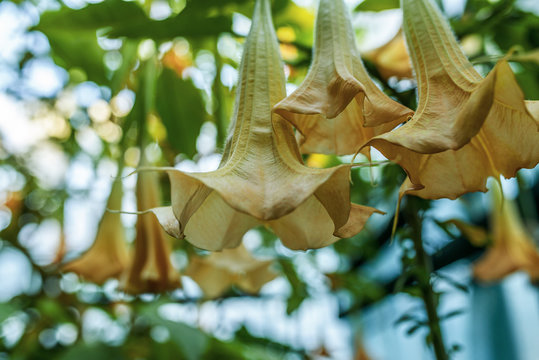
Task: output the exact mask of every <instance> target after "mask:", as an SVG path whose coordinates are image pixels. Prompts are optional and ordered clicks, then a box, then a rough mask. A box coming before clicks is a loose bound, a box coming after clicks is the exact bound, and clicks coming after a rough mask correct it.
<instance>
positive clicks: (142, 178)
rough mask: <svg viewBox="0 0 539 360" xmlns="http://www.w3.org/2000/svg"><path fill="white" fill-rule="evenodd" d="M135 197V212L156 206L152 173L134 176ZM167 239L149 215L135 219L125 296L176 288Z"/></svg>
mask: <svg viewBox="0 0 539 360" xmlns="http://www.w3.org/2000/svg"><path fill="white" fill-rule="evenodd" d="M136 195H137V207H138V208H139V209H149V208H154V207H155V206H157V205H158V203H159V186H158V181H157V174H156V173H153V172H141V173H139V174H138V179H137V188H136ZM157 212H159V210H157ZM170 239H171V238H167V235H166V234H165V232H164V231H163V229H162V228H161V226H160V225H159V222H158V221H157V219H156V218H155V217H154V216H153V215H150V214H142V215H140V216H139V218H138V221H137V228H136V237H135V252H134V255H133V259H132V261H131V264H130V266H129V270H128V271H127V276H126V278H125V281H124V284H123V288H124V290H125V291H126V292H128V293H134V294H140V293H148V292H154V293H158V292H163V291H167V290H172V289H175V288H177V287H179V286H180V274H179V273H178V271H177V270H176V269H174V267H173V266H172V264H171V262H170V253H171V244H170V241H169V240H170Z"/></svg>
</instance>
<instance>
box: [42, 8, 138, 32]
mask: <svg viewBox="0 0 539 360" xmlns="http://www.w3.org/2000/svg"><path fill="white" fill-rule="evenodd" d="M146 19H148V17H147V16H146V14H145V13H144V11H143V10H142V8H141V7H140V6H138V5H137V3H136V2H127V1H121V0H107V1H103V2H101V3H98V4H90V5H88V6H86V7H84V8H82V9H79V10H73V9H70V8H67V7H63V8H61V9H60V10H56V11H50V12H45V13H44V14H43V15H42V16H41V19H40V21H39V24H38V25H37V26H36V27H35V28H34V29H35V30H40V31H43V32H47V31H50V30H63V31H70V32H73V31H84V32H85V31H89V30H91V31H94V32H95V31H96V30H97V29H101V28H104V27H112V28H114V27H121V26H122V25H125V24H129V23H138V22H140V21H144V20H146ZM72 35H73V34H71V36H72Z"/></svg>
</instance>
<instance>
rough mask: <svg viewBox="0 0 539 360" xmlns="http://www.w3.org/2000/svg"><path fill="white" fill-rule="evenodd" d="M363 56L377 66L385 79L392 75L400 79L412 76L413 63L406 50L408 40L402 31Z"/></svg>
mask: <svg viewBox="0 0 539 360" xmlns="http://www.w3.org/2000/svg"><path fill="white" fill-rule="evenodd" d="M362 56H363V58H365V59H367V60H369V61H371V62H372V63H373V64H374V65H375V66H376V69H377V70H378V72H379V73H380V76H382V77H383V78H384V79H389V78H390V77H392V76H396V77H397V78H400V79H403V78H404V79H410V78H412V63H411V60H410V55H408V51H407V50H406V41H405V40H404V35H403V34H402V31H399V32H398V33H397V34H396V35H395V37H393V39H391V40H390V41H388V42H387V43H385V44H384V45H382V46H380V47H379V48H376V49H374V50H370V51H368V52H365V53H363V54H362Z"/></svg>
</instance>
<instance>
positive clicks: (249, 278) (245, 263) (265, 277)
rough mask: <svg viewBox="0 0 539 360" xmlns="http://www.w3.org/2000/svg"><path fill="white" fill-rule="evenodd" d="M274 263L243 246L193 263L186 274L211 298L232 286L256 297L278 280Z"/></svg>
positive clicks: (192, 259) (191, 262) (191, 261)
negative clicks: (272, 281)
mask: <svg viewBox="0 0 539 360" xmlns="http://www.w3.org/2000/svg"><path fill="white" fill-rule="evenodd" d="M272 264H273V260H257V259H255V258H254V257H253V256H252V255H251V253H249V251H247V249H246V248H245V247H244V246H243V245H240V246H239V247H237V248H235V249H226V250H223V251H221V252H215V253H212V254H210V255H208V256H205V257H200V256H195V257H192V258H191V259H190V261H189V266H188V267H187V269H186V271H185V275H187V276H189V277H191V278H192V279H193V280H194V281H195V282H196V283H197V284H198V285H199V286H200V288H201V289H202V291H203V292H204V294H205V295H206V296H207V297H209V298H216V297H219V296H220V295H222V294H224V293H225V292H226V291H227V290H228V289H229V288H230V287H231V286H232V285H236V286H237V287H238V288H240V289H241V290H243V291H245V292H247V293H250V294H256V293H258V292H259V291H260V288H261V287H262V286H263V285H264V284H266V283H268V282H269V281H271V280H273V279H275V278H276V277H277V273H276V272H275V271H273V270H272V269H271V265H272Z"/></svg>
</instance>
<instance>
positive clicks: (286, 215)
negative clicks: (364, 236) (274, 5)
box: [146, 0, 377, 250]
mask: <svg viewBox="0 0 539 360" xmlns="http://www.w3.org/2000/svg"><path fill="white" fill-rule="evenodd" d="M278 49H279V48H278V44H277V39H276V36H275V32H274V29H273V24H272V21H271V13H270V5H269V1H268V0H258V1H257V2H256V5H255V11H254V16H253V21H252V25H251V30H250V32H249V35H248V36H247V39H246V41H245V49H244V55H243V58H242V61H241V65H240V75H239V79H240V81H239V84H238V89H237V94H236V104H235V109H234V115H233V119H232V122H231V128H230V132H229V136H228V138H227V142H226V145H225V150H224V154H223V159H222V161H221V164H220V167H219V169H217V170H215V171H212V172H207V173H185V172H182V171H179V170H177V169H175V168H165V169H164V170H166V171H167V173H168V175H169V177H170V181H171V203H172V212H170V211H169V213H168V214H165V213H162V214H160V222H161V224H162V225H163V227H165V229H166V230H167V232H169V233H170V234H174V235H175V236H176V237H179V238H183V237H184V236H185V238H186V239H187V240H188V241H189V242H191V243H192V244H193V245H195V246H198V247H200V248H203V249H207V250H221V249H224V248H234V247H237V246H238V245H239V244H240V242H241V239H242V236H243V235H244V234H245V232H246V231H247V230H249V229H250V228H252V227H254V226H257V225H259V224H264V225H266V226H268V227H270V228H271V229H273V231H274V232H275V233H276V234H277V236H279V237H280V238H281V240H282V242H283V243H284V245H286V246H287V247H289V248H291V249H310V248H319V247H323V246H326V245H329V244H331V243H333V242H334V241H336V240H338V239H339V238H342V237H350V236H352V235H354V234H357V233H358V232H359V231H360V230H361V229H362V228H363V226H364V224H365V222H366V221H367V219H368V218H369V216H370V215H371V214H372V213H373V212H375V211H377V210H375V209H373V208H370V207H365V206H360V205H355V204H351V203H350V200H349V196H350V184H349V174H350V166H340V167H334V168H330V169H311V168H308V167H306V166H304V165H303V163H302V160H301V156H300V154H299V149H298V147H297V144H296V140H295V138H294V135H293V128H292V126H291V125H290V124H289V123H288V122H287V121H285V120H283V119H282V118H280V117H279V116H278V115H276V114H272V112H271V108H272V106H273V105H275V104H276V103H277V102H278V101H279V100H281V99H282V98H284V96H285V80H284V74H283V65H282V63H281V60H280V58H279V51H278ZM155 169H159V168H146V170H155ZM158 215H159V214H158ZM172 215H173V216H172Z"/></svg>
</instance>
